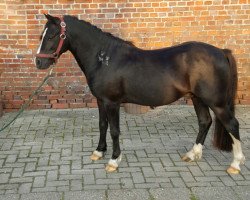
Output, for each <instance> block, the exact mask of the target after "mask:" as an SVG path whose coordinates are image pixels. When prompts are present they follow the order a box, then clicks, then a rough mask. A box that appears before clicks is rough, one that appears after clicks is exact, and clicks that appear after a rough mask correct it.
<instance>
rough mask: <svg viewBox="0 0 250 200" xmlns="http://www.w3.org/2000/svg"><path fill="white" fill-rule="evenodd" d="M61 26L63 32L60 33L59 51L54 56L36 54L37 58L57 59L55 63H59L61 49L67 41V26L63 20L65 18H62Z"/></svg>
mask: <svg viewBox="0 0 250 200" xmlns="http://www.w3.org/2000/svg"><path fill="white" fill-rule="evenodd" d="M60 21H61V22H60V26H61V32H60V41H59V44H58V46H57V49H56V51H55V52H54V53H52V54H45V53H39V54H36V57H37V58H53V59H55V62H56V61H57V59H58V57H59V53H60V51H61V48H62V46H63V42H64V40H65V39H66V33H65V32H66V24H65V22H64V20H63V17H60Z"/></svg>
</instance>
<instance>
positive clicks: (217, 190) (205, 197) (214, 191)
mask: <svg viewBox="0 0 250 200" xmlns="http://www.w3.org/2000/svg"><path fill="white" fill-rule="evenodd" d="M191 190H192V192H193V194H194V195H195V196H196V197H197V198H198V199H202V200H211V199H213V200H216V199H218V200H219V199H220V200H221V199H223V200H232V199H234V200H239V199H240V198H239V197H238V195H237V194H236V192H235V191H233V189H231V188H230V187H194V188H191Z"/></svg>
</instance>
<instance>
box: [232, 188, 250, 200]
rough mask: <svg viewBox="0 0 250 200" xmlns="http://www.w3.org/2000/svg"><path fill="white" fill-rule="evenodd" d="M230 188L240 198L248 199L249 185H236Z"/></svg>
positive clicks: (249, 194) (249, 197) (249, 196)
mask: <svg viewBox="0 0 250 200" xmlns="http://www.w3.org/2000/svg"><path fill="white" fill-rule="evenodd" d="M232 188H233V190H234V191H235V192H236V194H237V195H238V196H239V197H240V198H241V199H242V200H249V199H250V186H249V185H248V186H236V187H232Z"/></svg>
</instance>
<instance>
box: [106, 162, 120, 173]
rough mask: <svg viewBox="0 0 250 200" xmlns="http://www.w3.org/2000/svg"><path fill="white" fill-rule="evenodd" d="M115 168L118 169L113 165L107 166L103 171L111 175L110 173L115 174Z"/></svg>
mask: <svg viewBox="0 0 250 200" xmlns="http://www.w3.org/2000/svg"><path fill="white" fill-rule="evenodd" d="M117 168H118V167H116V166H113V165H110V164H108V165H107V166H106V168H105V170H106V171H107V172H109V173H111V172H115V171H116V170H117Z"/></svg>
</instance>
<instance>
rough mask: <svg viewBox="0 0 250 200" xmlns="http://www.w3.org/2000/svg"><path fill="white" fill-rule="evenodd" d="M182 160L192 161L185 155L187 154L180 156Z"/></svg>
mask: <svg viewBox="0 0 250 200" xmlns="http://www.w3.org/2000/svg"><path fill="white" fill-rule="evenodd" d="M181 159H182V160H183V161H185V162H192V160H191V158H189V157H187V156H182V158H181Z"/></svg>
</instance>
